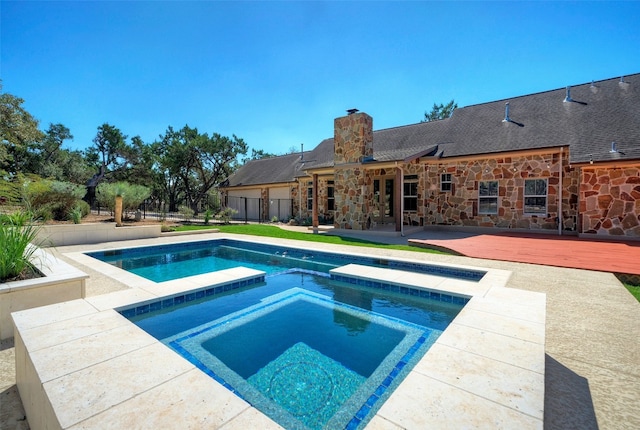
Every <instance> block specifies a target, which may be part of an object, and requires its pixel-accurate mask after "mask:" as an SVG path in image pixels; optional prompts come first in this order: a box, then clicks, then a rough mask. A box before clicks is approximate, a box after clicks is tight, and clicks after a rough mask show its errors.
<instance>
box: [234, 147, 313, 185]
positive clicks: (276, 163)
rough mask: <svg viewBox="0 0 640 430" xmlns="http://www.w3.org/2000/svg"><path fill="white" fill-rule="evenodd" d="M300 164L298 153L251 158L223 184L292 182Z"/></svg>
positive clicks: (305, 154)
mask: <svg viewBox="0 0 640 430" xmlns="http://www.w3.org/2000/svg"><path fill="white" fill-rule="evenodd" d="M307 154H308V152H305V153H304V157H306V156H307ZM301 166H302V163H301V162H300V153H296V154H287V155H281V156H278V157H270V158H263V159H260V160H252V161H249V162H248V163H246V164H244V165H243V166H242V167H241V168H240V169H238V170H236V171H235V172H234V173H233V174H232V175H231V176H229V178H228V179H227V181H225V183H224V184H223V186H225V187H227V186H228V187H239V186H243V185H258V184H276V183H282V182H292V181H294V180H295V178H296V176H297V173H298V170H299V169H300V167H301Z"/></svg>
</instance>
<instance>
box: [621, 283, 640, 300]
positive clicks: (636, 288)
mask: <svg viewBox="0 0 640 430" xmlns="http://www.w3.org/2000/svg"><path fill="white" fill-rule="evenodd" d="M624 286H625V288H626V289H627V290H629V292H630V293H631V295H632V296H633V297H635V298H636V300H638V301H639V302H640V285H631V284H627V283H626V282H624Z"/></svg>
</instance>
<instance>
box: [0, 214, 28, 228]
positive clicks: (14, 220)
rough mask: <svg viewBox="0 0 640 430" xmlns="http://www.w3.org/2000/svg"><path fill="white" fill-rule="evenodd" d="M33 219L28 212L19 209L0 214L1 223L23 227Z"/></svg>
mask: <svg viewBox="0 0 640 430" xmlns="http://www.w3.org/2000/svg"><path fill="white" fill-rule="evenodd" d="M29 221H31V217H30V216H29V214H28V213H27V212H24V211H18V212H13V213H10V214H2V215H1V216H0V224H3V225H9V226H14V227H22V226H23V225H25V224H27V223H28V222H29Z"/></svg>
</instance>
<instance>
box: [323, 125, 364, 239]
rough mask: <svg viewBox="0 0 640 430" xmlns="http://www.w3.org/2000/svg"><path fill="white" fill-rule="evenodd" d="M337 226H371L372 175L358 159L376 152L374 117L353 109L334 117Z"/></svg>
mask: <svg viewBox="0 0 640 430" xmlns="http://www.w3.org/2000/svg"><path fill="white" fill-rule="evenodd" d="M333 140H334V166H335V189H334V198H335V208H336V211H335V217H334V224H333V225H334V227H336V228H341V229H353V230H366V229H368V228H369V226H370V218H369V209H370V205H369V201H370V200H368V199H366V198H365V197H366V196H367V195H368V194H370V193H371V190H370V188H371V177H370V175H368V174H367V172H366V171H365V170H364V169H363V168H362V167H361V166H360V165H357V164H356V163H361V162H362V161H363V159H365V158H366V157H370V156H372V155H373V118H371V117H370V116H369V115H367V114H366V113H354V114H351V115H347V116H345V117H341V118H336V119H335V121H334V138H333Z"/></svg>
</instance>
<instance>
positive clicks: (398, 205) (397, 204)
mask: <svg viewBox="0 0 640 430" xmlns="http://www.w3.org/2000/svg"><path fill="white" fill-rule="evenodd" d="M403 179H404V176H403V175H402V167H400V166H396V180H395V187H396V190H395V193H393V212H394V214H393V218H394V220H395V223H396V231H402V222H403V221H402V216H403V213H402V212H403V211H404V207H403V204H402V203H404V195H403V194H404V185H403V183H402V180H403Z"/></svg>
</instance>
